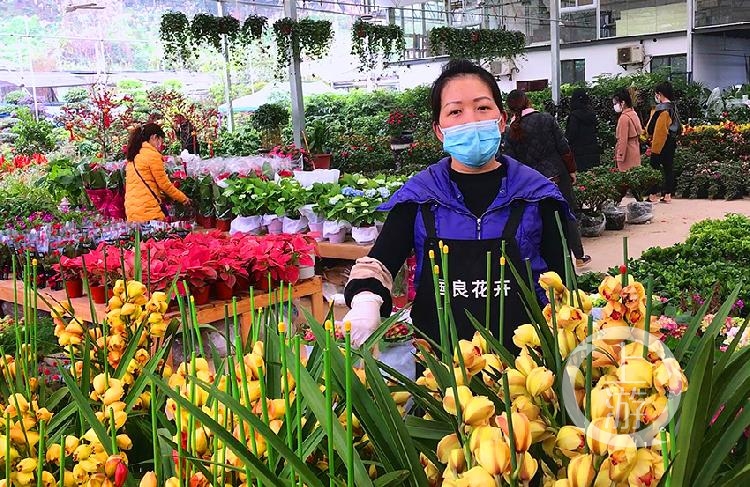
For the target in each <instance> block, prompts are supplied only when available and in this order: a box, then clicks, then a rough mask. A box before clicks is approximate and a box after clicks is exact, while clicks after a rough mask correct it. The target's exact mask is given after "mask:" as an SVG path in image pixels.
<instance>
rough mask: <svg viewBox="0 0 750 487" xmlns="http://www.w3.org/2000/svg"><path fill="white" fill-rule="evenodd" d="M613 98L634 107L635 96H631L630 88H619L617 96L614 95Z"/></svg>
mask: <svg viewBox="0 0 750 487" xmlns="http://www.w3.org/2000/svg"><path fill="white" fill-rule="evenodd" d="M612 98H613V99H615V100H617V102H618V103H621V102H622V103H624V104H625V106H626V107H628V108H633V97H631V96H630V92H629V91H628V90H625V89H622V90H617V92H616V93H615V96H613V97H612Z"/></svg>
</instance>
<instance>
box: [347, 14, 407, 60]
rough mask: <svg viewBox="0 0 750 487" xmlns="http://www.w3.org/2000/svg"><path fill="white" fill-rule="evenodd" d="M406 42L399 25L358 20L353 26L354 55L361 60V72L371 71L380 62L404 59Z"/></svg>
mask: <svg viewBox="0 0 750 487" xmlns="http://www.w3.org/2000/svg"><path fill="white" fill-rule="evenodd" d="M405 48H406V42H405V41H404V31H403V29H401V27H399V26H397V25H378V24H371V23H369V22H365V21H364V20H361V19H358V20H357V21H356V22H354V25H353V26H352V54H354V55H355V56H357V57H358V58H359V70H360V71H365V70H371V69H373V68H375V66H377V64H378V62H387V61H390V60H391V59H392V58H394V57H396V56H397V57H398V59H402V58H403V57H404V50H405Z"/></svg>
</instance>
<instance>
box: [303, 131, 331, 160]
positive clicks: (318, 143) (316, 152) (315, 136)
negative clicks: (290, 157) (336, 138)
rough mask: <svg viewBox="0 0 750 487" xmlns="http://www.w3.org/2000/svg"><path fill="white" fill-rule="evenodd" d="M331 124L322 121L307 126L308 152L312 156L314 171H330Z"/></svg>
mask: <svg viewBox="0 0 750 487" xmlns="http://www.w3.org/2000/svg"><path fill="white" fill-rule="evenodd" d="M329 127H330V126H329V124H327V123H326V122H325V121H323V120H321V119H317V120H314V121H312V122H311V123H310V124H309V125H308V126H307V131H306V133H305V141H306V143H307V151H308V152H309V153H310V154H311V156H312V163H313V169H329V168H330V167H331V152H330V151H328V150H327V147H328V143H329V138H330V136H331V130H330V128H329Z"/></svg>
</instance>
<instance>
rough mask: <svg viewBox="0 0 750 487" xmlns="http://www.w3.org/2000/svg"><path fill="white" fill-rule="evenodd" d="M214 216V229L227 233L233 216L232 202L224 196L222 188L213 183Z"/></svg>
mask: <svg viewBox="0 0 750 487" xmlns="http://www.w3.org/2000/svg"><path fill="white" fill-rule="evenodd" d="M213 201H214V214H215V215H216V228H217V230H221V231H222V232H228V231H229V229H230V227H231V225H232V219H233V218H234V215H233V214H232V201H231V200H230V199H229V198H228V197H227V196H226V195H225V194H224V188H222V187H221V186H219V185H218V184H216V182H214V183H213Z"/></svg>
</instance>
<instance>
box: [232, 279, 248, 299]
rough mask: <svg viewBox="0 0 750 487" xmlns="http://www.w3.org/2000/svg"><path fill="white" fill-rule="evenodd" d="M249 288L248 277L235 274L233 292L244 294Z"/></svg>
mask: <svg viewBox="0 0 750 487" xmlns="http://www.w3.org/2000/svg"><path fill="white" fill-rule="evenodd" d="M248 289H250V279H248V278H247V277H243V276H237V281H236V282H235V283H234V294H235V296H236V295H239V294H246V293H247V291H248Z"/></svg>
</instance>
